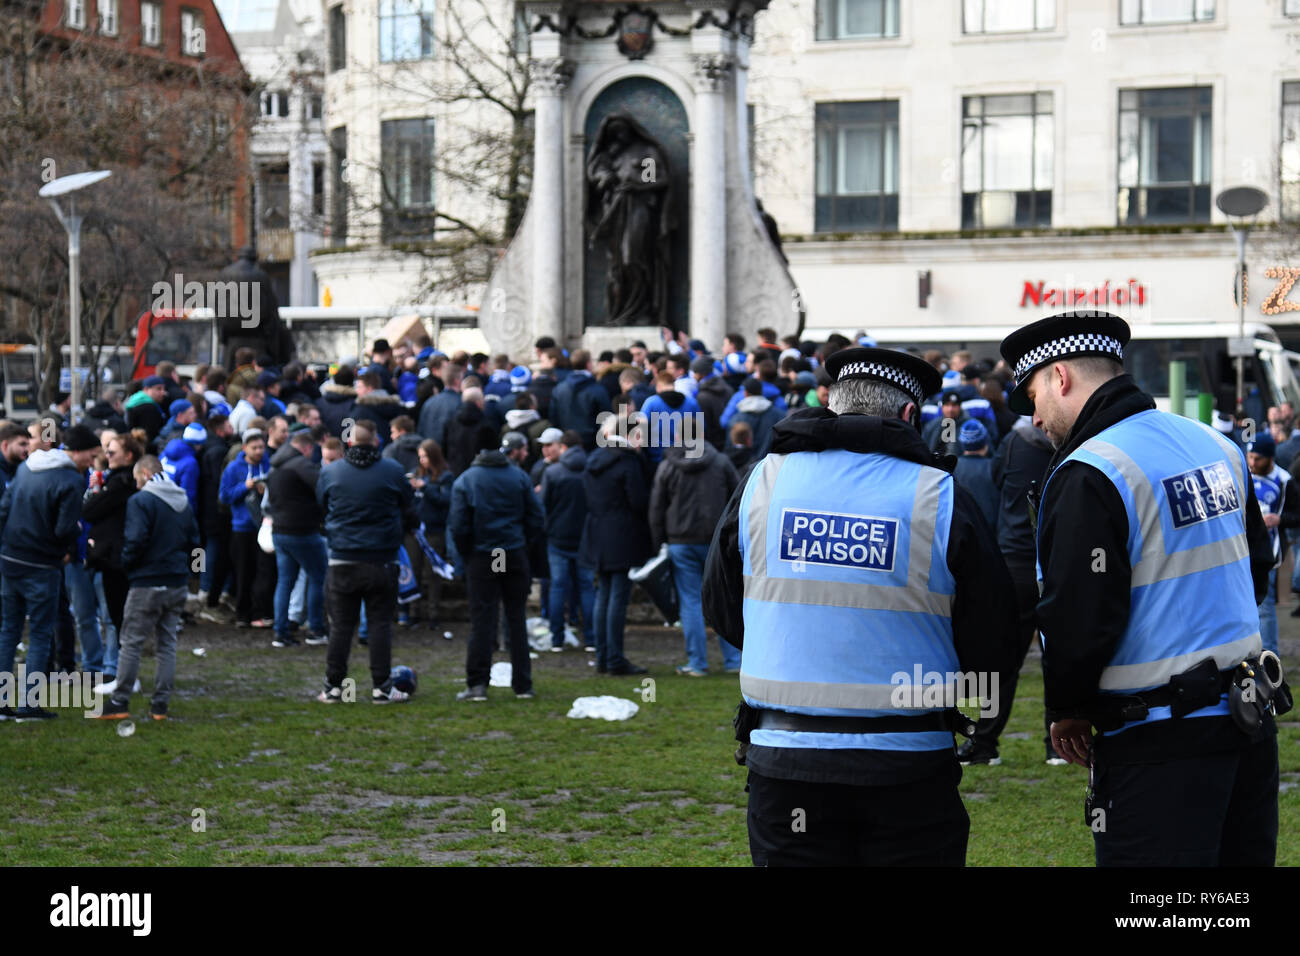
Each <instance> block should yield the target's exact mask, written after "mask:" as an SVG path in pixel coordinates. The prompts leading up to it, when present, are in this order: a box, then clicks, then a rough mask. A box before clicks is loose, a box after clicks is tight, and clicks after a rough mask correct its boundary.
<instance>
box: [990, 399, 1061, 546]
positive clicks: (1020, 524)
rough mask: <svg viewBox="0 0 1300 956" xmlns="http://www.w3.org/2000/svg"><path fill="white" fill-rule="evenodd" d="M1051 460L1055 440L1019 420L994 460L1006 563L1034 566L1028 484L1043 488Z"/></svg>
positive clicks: (999, 528) (999, 543)
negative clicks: (1050, 439) (1052, 441)
mask: <svg viewBox="0 0 1300 956" xmlns="http://www.w3.org/2000/svg"><path fill="white" fill-rule="evenodd" d="M1051 460H1052V443H1051V441H1049V440H1048V438H1047V435H1045V434H1044V433H1043V431H1042V429H1039V428H1035V427H1034V426H1033V425H1032V424H1030V423H1029V422H1027V421H1026V422H1021V421H1019V420H1017V422H1016V424H1015V425H1014V426H1013V427H1012V429H1011V431H1009V432H1008V433H1007V435H1006V437H1005V438H1003V439H1002V444H1001V445H999V446H998V456H997V458H995V459H994V461H993V483H994V484H995V485H997V486H998V493H999V505H998V547H999V548H1001V549H1002V554H1003V556H1004V557H1005V558H1006V559H1007V564H1020V565H1029V566H1030V567H1031V568H1032V567H1033V564H1034V561H1035V560H1036V559H1037V557H1038V545H1037V543H1036V542H1035V541H1034V529H1033V528H1032V527H1031V526H1030V524H1029V499H1028V498H1027V497H1026V495H1028V493H1029V486H1030V485H1032V484H1037V485H1038V488H1039V489H1040V490H1041V489H1042V487H1043V481H1044V479H1046V477H1047V465H1048V463H1049V462H1051Z"/></svg>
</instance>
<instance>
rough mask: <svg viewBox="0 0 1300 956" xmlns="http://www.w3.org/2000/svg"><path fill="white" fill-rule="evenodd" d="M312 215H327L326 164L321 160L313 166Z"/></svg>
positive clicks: (313, 163) (315, 161)
mask: <svg viewBox="0 0 1300 956" xmlns="http://www.w3.org/2000/svg"><path fill="white" fill-rule="evenodd" d="M311 214H312V215H313V216H323V215H325V164H324V163H323V162H321V161H320V160H319V159H314V160H312V164H311Z"/></svg>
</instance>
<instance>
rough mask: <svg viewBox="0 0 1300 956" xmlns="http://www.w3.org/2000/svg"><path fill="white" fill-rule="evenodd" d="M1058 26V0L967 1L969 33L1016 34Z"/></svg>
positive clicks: (964, 7) (964, 27)
mask: <svg viewBox="0 0 1300 956" xmlns="http://www.w3.org/2000/svg"><path fill="white" fill-rule="evenodd" d="M1055 27H1056V0H965V3H964V4H963V5H962V30H963V32H965V33H1014V32H1020V31H1025V30H1051V29H1054V28H1055Z"/></svg>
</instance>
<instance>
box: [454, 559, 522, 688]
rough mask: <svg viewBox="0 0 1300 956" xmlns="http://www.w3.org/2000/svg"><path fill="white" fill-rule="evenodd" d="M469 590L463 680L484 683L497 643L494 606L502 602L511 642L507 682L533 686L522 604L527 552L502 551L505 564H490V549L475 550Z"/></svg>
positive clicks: (468, 575) (468, 572) (469, 570)
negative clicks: (467, 629)
mask: <svg viewBox="0 0 1300 956" xmlns="http://www.w3.org/2000/svg"><path fill="white" fill-rule="evenodd" d="M465 582H466V587H467V589H468V592H469V619H470V638H469V651H468V653H467V654H466V658H465V683H466V686H468V687H486V686H487V683H488V678H489V677H490V676H491V671H492V649H493V648H494V647H496V643H497V634H498V633H499V631H498V624H497V620H498V618H497V609H498V608H499V607H500V606H501V605H502V604H505V608H506V631H507V632H508V634H509V646H510V683H511V686H512V687H513V688H514V692H515V693H516V694H526V693H528V692H529V691H531V690H532V689H533V674H532V662H531V660H530V659H529V657H528V635H527V633H526V632H525V630H524V605H525V603H526V602H527V601H528V587H529V584H530V583H531V579H530V578H529V576H528V556H527V554H526V553H525V551H524V549H523V548H516V549H514V550H512V551H507V552H505V567H504V568H503V569H502V570H500V571H498V570H495V569H494V568H493V557H492V553H491V552H489V551H475V552H473V553H472V554H471V556H470V559H469V564H468V566H467V568H466V576H465Z"/></svg>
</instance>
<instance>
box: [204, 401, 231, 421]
mask: <svg viewBox="0 0 1300 956" xmlns="http://www.w3.org/2000/svg"><path fill="white" fill-rule="evenodd" d="M208 415H209V416H211V415H225V416H226V417H227V418H229V417H230V406H229V405H228V404H227V403H226V402H217V404H215V405H209V406H208Z"/></svg>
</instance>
